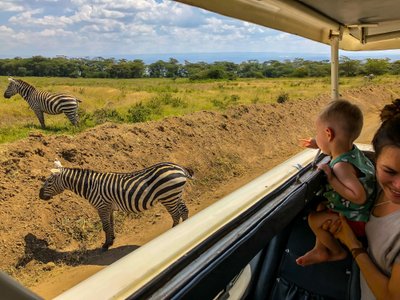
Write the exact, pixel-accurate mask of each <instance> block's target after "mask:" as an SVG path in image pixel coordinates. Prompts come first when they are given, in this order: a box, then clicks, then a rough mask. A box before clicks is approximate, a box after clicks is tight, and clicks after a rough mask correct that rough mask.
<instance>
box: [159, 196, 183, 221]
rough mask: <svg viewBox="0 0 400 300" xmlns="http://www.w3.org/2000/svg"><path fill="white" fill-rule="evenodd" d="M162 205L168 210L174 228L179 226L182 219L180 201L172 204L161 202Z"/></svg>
mask: <svg viewBox="0 0 400 300" xmlns="http://www.w3.org/2000/svg"><path fill="white" fill-rule="evenodd" d="M161 203H162V205H164V207H165V208H166V209H167V211H168V213H169V214H170V215H171V217H172V221H173V223H172V227H175V226H176V225H178V224H179V220H180V218H181V213H180V208H179V201H175V202H172V203H163V202H161Z"/></svg>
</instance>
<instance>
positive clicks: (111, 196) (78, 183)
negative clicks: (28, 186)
mask: <svg viewBox="0 0 400 300" xmlns="http://www.w3.org/2000/svg"><path fill="white" fill-rule="evenodd" d="M55 165H56V169H52V170H51V171H52V175H51V176H50V177H49V178H47V180H46V181H45V183H44V185H43V187H42V188H41V189H40V193H39V197H40V199H43V200H50V199H51V198H52V197H53V196H55V195H58V194H60V193H62V192H63V191H64V190H65V189H68V190H71V191H73V192H74V193H76V194H77V195H79V196H81V197H83V198H85V199H87V200H89V203H90V204H92V205H93V206H94V207H95V208H96V209H97V211H98V214H99V217H100V220H101V222H102V225H103V230H104V232H105V236H106V241H105V243H104V244H103V250H107V249H108V247H110V246H111V245H112V244H113V241H114V238H115V236H114V220H113V213H114V210H122V211H125V212H140V211H143V210H147V209H149V208H150V207H152V206H153V205H154V204H155V203H156V202H157V201H159V202H161V204H163V205H164V207H165V208H166V209H167V211H168V212H169V214H170V215H171V217H172V220H173V225H172V227H174V226H175V225H177V224H178V223H179V220H180V219H181V218H182V221H184V220H186V219H187V218H188V214H189V211H188V209H187V208H186V205H185V203H184V202H183V200H182V199H181V196H182V192H183V188H184V186H185V184H186V181H187V179H188V178H189V179H191V178H192V175H193V171H191V170H190V169H187V168H183V167H181V166H178V165H176V164H173V163H169V162H163V163H159V164H155V165H153V166H151V167H148V168H146V169H143V170H140V171H136V172H132V173H100V172H96V171H92V170H87V169H75V168H64V167H63V166H62V165H61V163H60V162H59V161H57V160H56V161H55Z"/></svg>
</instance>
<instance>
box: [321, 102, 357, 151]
mask: <svg viewBox="0 0 400 300" xmlns="http://www.w3.org/2000/svg"><path fill="white" fill-rule="evenodd" d="M362 127H363V114H362V112H361V109H360V108H359V107H358V106H357V105H355V104H352V103H350V102H349V101H347V100H342V99H341V100H335V101H332V102H330V103H329V104H328V105H327V106H326V107H325V108H324V109H323V110H322V112H321V113H320V114H319V116H318V118H317V143H320V144H321V145H320V144H319V145H318V146H319V147H320V148H321V149H322V147H324V145H323V143H324V140H325V139H328V140H330V138H332V140H333V141H334V142H335V143H345V144H352V143H353V142H354V141H355V140H356V139H357V138H358V137H359V135H360V133H361V129H362ZM318 131H320V132H318ZM327 135H329V138H328V137H327ZM318 136H320V141H318ZM325 141H327V140H325ZM321 146H322V147H321ZM322 150H324V149H322Z"/></svg>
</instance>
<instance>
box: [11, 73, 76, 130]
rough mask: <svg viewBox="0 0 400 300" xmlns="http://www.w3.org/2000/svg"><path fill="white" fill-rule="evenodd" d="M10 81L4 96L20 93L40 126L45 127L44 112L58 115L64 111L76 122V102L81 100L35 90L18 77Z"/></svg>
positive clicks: (73, 122) (74, 123)
mask: <svg viewBox="0 0 400 300" xmlns="http://www.w3.org/2000/svg"><path fill="white" fill-rule="evenodd" d="M8 80H9V81H10V83H9V84H8V87H7V89H6V90H5V92H4V98H11V97H12V96H14V95H16V94H20V95H21V97H22V98H24V99H25V100H26V102H28V104H29V106H30V108H31V109H32V110H33V111H34V112H35V114H36V117H37V118H38V120H39V122H40V125H41V126H42V128H46V125H45V121H44V114H43V113H47V114H50V115H58V114H61V113H64V114H65V115H66V116H67V118H68V119H69V120H70V121H71V123H72V124H73V125H77V124H78V102H81V100H79V99H77V98H75V97H73V96H70V95H66V94H51V93H49V92H46V91H40V90H37V89H36V88H35V87H33V86H32V85H30V84H29V83H27V82H25V81H22V80H20V79H13V78H9V79H8Z"/></svg>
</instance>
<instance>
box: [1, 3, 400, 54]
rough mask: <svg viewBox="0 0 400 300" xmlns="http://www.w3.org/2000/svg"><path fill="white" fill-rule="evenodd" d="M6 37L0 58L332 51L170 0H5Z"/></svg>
mask: <svg viewBox="0 0 400 300" xmlns="http://www.w3.org/2000/svg"><path fill="white" fill-rule="evenodd" d="M216 1H218V0H216ZM0 40H1V42H0V57H2V58H4V57H10V58H13V57H16V56H21V57H31V56H34V55H42V56H45V57H54V56H57V55H65V56H67V57H97V56H103V57H115V56H123V55H134V54H152V53H198V52H207V53H208V52H279V53H301V52H304V53H306V52H307V53H319V54H329V53H330V48H329V46H327V45H324V44H321V43H317V42H313V41H309V40H307V39H304V38H301V37H298V36H295V35H292V34H288V33H284V32H280V31H277V30H273V29H269V28H265V27H261V26H258V25H254V24H251V23H248V22H243V21H239V20H235V19H232V18H228V17H224V16H220V15H217V14H214V13H211V12H207V11H205V10H202V9H199V8H195V7H190V6H187V5H185V4H182V3H177V2H174V1H170V0H118V1H117V0H0ZM385 53H393V51H389V52H388V51H386V52H383V55H384V54H385ZM394 53H399V54H400V51H397V52H396V51H395V52H394Z"/></svg>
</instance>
